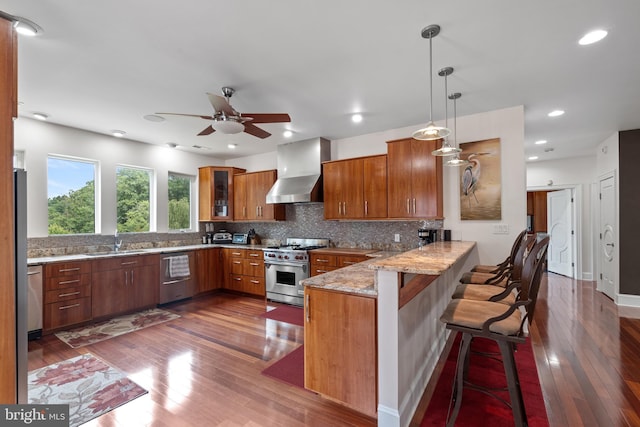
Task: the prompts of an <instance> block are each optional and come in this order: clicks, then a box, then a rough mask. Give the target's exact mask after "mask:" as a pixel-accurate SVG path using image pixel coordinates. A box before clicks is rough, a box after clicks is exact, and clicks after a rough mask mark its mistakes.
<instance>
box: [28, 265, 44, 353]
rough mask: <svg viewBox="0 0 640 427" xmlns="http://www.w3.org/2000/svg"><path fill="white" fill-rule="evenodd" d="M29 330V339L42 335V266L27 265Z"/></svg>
mask: <svg viewBox="0 0 640 427" xmlns="http://www.w3.org/2000/svg"><path fill="white" fill-rule="evenodd" d="M27 331H28V333H29V340H34V339H38V338H40V337H41V336H42V266H41V265H32V266H29V267H27Z"/></svg>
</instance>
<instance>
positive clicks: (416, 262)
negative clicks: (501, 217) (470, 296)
mask: <svg viewBox="0 0 640 427" xmlns="http://www.w3.org/2000/svg"><path fill="white" fill-rule="evenodd" d="M475 245H476V242H435V243H431V244H429V245H426V246H422V247H420V248H418V249H413V250H410V251H408V252H403V253H401V254H399V255H396V256H392V257H388V258H384V259H380V260H376V261H375V262H372V263H370V264H368V266H367V267H368V268H371V269H373V270H389V271H398V272H401V273H414V274H430V275H440V274H442V273H443V272H444V271H446V270H447V269H448V268H449V267H451V266H452V265H453V264H454V263H455V262H456V261H457V260H458V259H459V258H460V257H462V256H464V255H465V254H467V253H468V252H469V251H471V250H472V249H473V248H474V247H475Z"/></svg>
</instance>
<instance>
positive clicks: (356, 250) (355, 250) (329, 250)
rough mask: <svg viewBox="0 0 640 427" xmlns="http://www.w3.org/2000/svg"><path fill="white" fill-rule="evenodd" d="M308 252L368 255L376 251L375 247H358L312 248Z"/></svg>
mask: <svg viewBox="0 0 640 427" xmlns="http://www.w3.org/2000/svg"><path fill="white" fill-rule="evenodd" d="M309 252H310V253H323V254H335V255H369V254H370V253H375V252H378V250H377V249H359V248H319V249H312V250H310V251H309Z"/></svg>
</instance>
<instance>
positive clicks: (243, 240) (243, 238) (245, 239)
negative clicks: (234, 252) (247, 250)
mask: <svg viewBox="0 0 640 427" xmlns="http://www.w3.org/2000/svg"><path fill="white" fill-rule="evenodd" d="M231 243H235V244H236V245H246V244H248V243H249V236H248V235H247V234H243V233H233V238H232V240H231Z"/></svg>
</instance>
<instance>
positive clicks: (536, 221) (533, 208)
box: [527, 190, 548, 233]
mask: <svg viewBox="0 0 640 427" xmlns="http://www.w3.org/2000/svg"><path fill="white" fill-rule="evenodd" d="M547 193H548V191H544V190H543V191H529V192H527V215H533V224H532V227H533V228H532V230H531V232H532V233H546V232H547Z"/></svg>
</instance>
